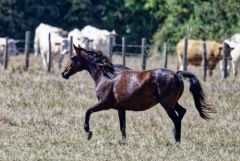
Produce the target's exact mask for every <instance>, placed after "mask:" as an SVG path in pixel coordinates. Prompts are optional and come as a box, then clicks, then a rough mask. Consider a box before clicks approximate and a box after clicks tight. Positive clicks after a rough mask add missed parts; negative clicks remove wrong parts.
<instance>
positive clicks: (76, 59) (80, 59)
mask: <svg viewBox="0 0 240 161" xmlns="http://www.w3.org/2000/svg"><path fill="white" fill-rule="evenodd" d="M73 47H74V49H75V51H76V55H75V56H73V57H71V59H70V60H69V61H68V63H67V64H66V65H65V67H64V71H63V72H62V77H63V78H65V79H68V78H69V77H70V76H71V75H73V74H75V73H76V72H79V71H82V70H83V69H84V56H85V55H86V52H85V49H82V48H81V47H79V48H78V47H76V46H75V45H73Z"/></svg>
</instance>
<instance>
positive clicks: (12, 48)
mask: <svg viewBox="0 0 240 161" xmlns="http://www.w3.org/2000/svg"><path fill="white" fill-rule="evenodd" d="M16 43H18V41H17V40H14V39H8V54H9V55H17V54H18V49H17V46H16ZM5 48H6V38H0V62H2V56H3V53H4V51H5Z"/></svg>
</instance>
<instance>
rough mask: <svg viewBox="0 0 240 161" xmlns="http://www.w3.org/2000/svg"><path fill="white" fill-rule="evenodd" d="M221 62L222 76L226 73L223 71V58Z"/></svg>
mask: <svg viewBox="0 0 240 161" xmlns="http://www.w3.org/2000/svg"><path fill="white" fill-rule="evenodd" d="M219 63H220V71H221V73H222V77H223V75H224V71H223V60H221V61H220V62H219Z"/></svg>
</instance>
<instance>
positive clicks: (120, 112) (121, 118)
mask: <svg viewBox="0 0 240 161" xmlns="http://www.w3.org/2000/svg"><path fill="white" fill-rule="evenodd" d="M118 117H119V122H120V131H121V132H122V141H123V142H124V141H125V140H126V110H118Z"/></svg>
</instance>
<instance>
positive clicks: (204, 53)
mask: <svg viewBox="0 0 240 161" xmlns="http://www.w3.org/2000/svg"><path fill="white" fill-rule="evenodd" d="M206 73H207V49H206V42H205V41H204V42H203V45H202V78H203V81H204V82H205V81H206V75H207V74H206Z"/></svg>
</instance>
